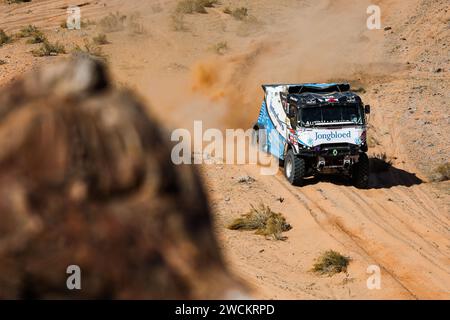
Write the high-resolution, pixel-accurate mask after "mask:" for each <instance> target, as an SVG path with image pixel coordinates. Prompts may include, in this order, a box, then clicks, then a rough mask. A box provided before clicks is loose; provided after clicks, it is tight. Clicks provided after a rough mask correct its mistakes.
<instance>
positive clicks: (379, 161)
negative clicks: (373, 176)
mask: <svg viewBox="0 0 450 320" xmlns="http://www.w3.org/2000/svg"><path fill="white" fill-rule="evenodd" d="M391 167H392V161H391V160H388V157H387V155H386V153H384V152H383V153H379V154H375V155H373V157H371V158H370V170H371V172H374V173H381V172H386V171H389V169H390V168H391Z"/></svg>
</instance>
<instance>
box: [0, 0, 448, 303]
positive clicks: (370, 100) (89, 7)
mask: <svg viewBox="0 0 450 320" xmlns="http://www.w3.org/2000/svg"><path fill="white" fill-rule="evenodd" d="M372 3H373V4H377V5H379V6H380V8H381V18H382V28H381V29H380V30H368V29H367V26H366V20H367V18H368V14H367V13H366V9H367V7H368V5H370V4H372ZM69 4H70V5H73V4H78V5H82V6H81V13H82V19H83V20H84V21H92V23H86V25H85V26H83V27H82V28H81V30H67V29H63V28H61V27H60V24H61V22H62V21H64V20H65V18H66V8H67V5H69ZM176 4H177V1H175V0H160V1H158V0H154V1H153V0H152V1H137V0H127V1H119V0H110V1H95V2H94V1H92V2H89V1H81V0H79V1H65V0H33V1H32V2H29V3H21V4H6V3H0V29H4V30H5V32H6V33H7V34H11V35H13V34H14V33H17V32H18V31H19V30H20V29H21V28H22V27H24V26H26V25H29V24H33V25H36V26H37V27H39V28H40V29H41V30H42V31H43V32H44V33H45V34H46V36H47V37H48V39H49V40H50V41H59V42H61V43H62V44H64V45H65V46H66V51H68V52H70V51H71V50H72V49H73V48H74V47H75V46H76V45H77V44H78V45H83V42H84V41H85V39H89V40H90V39H92V37H94V36H96V35H97V34H99V33H106V35H107V37H108V40H109V42H110V43H109V44H106V45H103V46H101V48H102V51H103V52H104V53H105V54H106V55H107V56H108V58H107V61H108V64H109V66H110V68H111V73H112V76H113V77H114V78H115V79H116V81H117V83H118V84H119V85H120V86H126V87H129V88H131V89H133V90H135V91H136V92H137V93H138V94H139V95H140V96H141V97H142V98H143V99H145V100H146V101H147V102H148V104H149V105H150V106H151V108H150V109H149V110H148V112H150V113H152V114H154V115H155V116H156V117H157V118H158V119H159V120H160V121H161V122H162V123H163V124H164V126H165V127H166V130H167V139H169V138H170V131H171V130H173V129H175V128H187V129H190V128H191V127H192V124H193V121H194V120H202V121H203V123H204V126H205V127H211V128H219V129H221V130H223V129H226V128H245V129H246V128H250V127H251V126H252V125H253V121H255V120H256V118H257V115H258V112H259V107H260V103H261V101H262V97H263V92H262V90H261V87H260V86H261V84H263V83H288V82H322V81H338V80H344V81H350V82H351V83H352V85H353V86H355V87H356V88H363V89H364V90H363V91H362V93H361V96H362V98H363V100H364V102H365V103H366V104H370V105H371V106H372V114H371V116H370V130H369V136H370V137H371V138H372V139H373V140H372V145H371V147H370V149H369V154H371V155H374V154H379V153H385V154H386V156H387V157H388V159H389V160H390V161H391V163H392V167H391V168H390V169H389V171H388V172H384V173H373V174H372V175H371V187H370V188H369V190H358V189H356V188H354V187H352V186H349V185H346V184H345V183H341V182H340V181H339V180H336V179H331V180H330V181H326V180H325V181H324V180H311V181H308V183H307V185H306V186H303V187H293V186H291V185H289V183H288V182H287V181H286V180H285V178H284V177H283V174H282V171H281V170H280V172H279V173H278V174H277V175H275V176H261V175H260V174H259V169H258V167H257V166H253V165H243V166H238V165H204V166H202V167H201V168H200V169H201V172H202V175H203V177H204V180H205V184H206V190H207V192H208V196H209V199H210V205H211V207H212V209H213V212H214V214H215V218H216V219H215V229H216V234H217V235H218V237H219V240H220V246H221V248H222V249H223V252H224V254H225V258H226V261H227V263H228V265H229V266H230V268H231V270H232V271H233V272H234V274H235V275H236V276H237V277H239V278H240V279H242V280H243V281H244V282H245V283H246V284H247V285H248V287H249V288H250V290H251V292H252V295H253V296H254V297H257V298H264V299H449V298H450V201H449V200H450V193H449V190H450V188H449V187H450V183H449V182H448V181H441V182H439V181H435V180H436V179H435V178H434V176H435V170H436V168H437V167H438V166H440V165H442V164H445V163H447V162H448V159H449V156H450V141H449V139H450V137H449V134H448V132H449V107H450V105H449V101H450V73H449V72H450V55H449V52H450V50H449V42H450V41H449V40H450V5H449V3H448V1H445V0H411V1H408V2H407V4H406V3H405V1H401V0H377V1H367V0H363V1H357V0H336V1H331V0H319V1H317V0H316V1H313V0H304V1H295V0H280V1H270V0H259V1H256V0H235V1H232V0H222V1H221V3H220V4H218V5H215V6H214V7H212V8H207V9H206V11H207V13H204V14H200V13H194V14H186V15H182V16H181V17H180V16H179V15H177V14H175V8H176ZM226 7H230V8H238V7H246V8H248V16H247V17H246V18H245V19H243V20H238V19H236V18H233V17H232V16H231V15H229V14H226V13H224V8H226ZM114 12H119V13H120V14H124V15H127V16H132V15H134V17H135V20H133V21H135V22H136V23H137V24H138V26H140V27H139V28H138V29H139V30H138V31H136V30H135V28H131V27H125V28H124V29H123V30H119V31H116V32H105V31H103V30H102V29H101V26H100V25H99V24H98V23H96V22H98V21H100V20H101V19H102V18H104V17H105V16H107V15H108V14H110V13H114ZM177 29H178V30H177ZM37 47H39V44H27V43H26V40H25V39H18V40H15V41H13V42H12V43H7V44H4V45H3V46H0V59H1V60H3V61H5V64H2V65H0V86H3V85H6V84H8V83H10V82H11V81H12V80H13V79H15V78H17V77H18V76H20V75H21V74H23V73H26V72H27V71H29V70H31V69H34V68H36V67H38V66H45V65H46V64H52V63H54V62H55V61H57V60H60V59H66V58H67V57H68V56H69V55H68V54H63V55H58V56H51V57H34V56H33V55H32V54H31V53H30V51H31V50H32V49H35V48H37ZM247 175H248V176H251V177H253V178H254V179H255V180H256V181H255V182H251V183H244V184H242V183H239V182H238V178H239V177H241V176H247ZM280 197H281V198H283V199H284V201H282V202H280V201H279V198H280ZM259 202H264V203H265V204H267V205H270V206H271V207H272V208H273V209H274V210H275V211H279V212H282V213H283V214H284V215H285V217H286V218H287V220H288V222H289V223H290V224H291V225H292V226H293V229H292V230H290V231H289V232H287V233H286V236H287V237H288V238H287V240H286V241H274V240H266V239H264V237H261V236H258V235H255V234H252V233H251V232H250V233H246V232H236V231H230V230H227V229H226V226H227V224H228V223H229V222H230V221H231V220H232V219H234V218H236V217H238V216H239V215H240V214H242V213H245V212H246V211H247V210H248V209H249V208H250V204H257V203H259ZM328 249H334V250H336V251H339V252H341V253H342V254H345V255H347V256H350V257H351V259H352V261H351V263H350V266H349V268H348V271H347V273H345V274H344V273H342V274H338V275H335V276H333V277H322V276H317V275H316V274H313V273H312V272H311V271H310V270H311V266H312V265H313V263H314V259H315V258H316V257H317V256H318V255H319V254H320V253H321V252H322V251H325V250H328ZM370 265H377V266H379V267H380V269H381V274H382V280H381V281H382V282H381V289H379V290H369V289H368V288H367V285H366V281H367V279H368V277H369V276H370V274H368V273H367V268H368V267H369V266H370Z"/></svg>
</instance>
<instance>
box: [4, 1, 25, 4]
mask: <svg viewBox="0 0 450 320" xmlns="http://www.w3.org/2000/svg"><path fill="white" fill-rule="evenodd" d="M22 2H31V0H6V3H7V4H13V3H22Z"/></svg>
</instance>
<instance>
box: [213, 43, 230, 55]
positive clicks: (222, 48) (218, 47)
mask: <svg viewBox="0 0 450 320" xmlns="http://www.w3.org/2000/svg"><path fill="white" fill-rule="evenodd" d="M212 49H213V51H214V52H215V53H217V54H220V55H223V54H225V52H227V51H228V43H227V42H226V41H221V42H219V43H216V44H215V45H214V46H213V48H212Z"/></svg>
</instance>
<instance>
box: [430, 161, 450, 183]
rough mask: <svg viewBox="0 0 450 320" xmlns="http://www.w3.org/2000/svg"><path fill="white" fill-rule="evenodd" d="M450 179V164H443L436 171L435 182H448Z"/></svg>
mask: <svg viewBox="0 0 450 320" xmlns="http://www.w3.org/2000/svg"><path fill="white" fill-rule="evenodd" d="M449 179H450V162H447V163H444V164H441V165H440V166H438V167H437V168H436V170H434V174H433V178H432V180H433V181H447V180H449Z"/></svg>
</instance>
